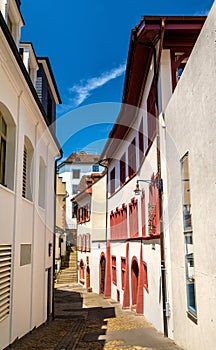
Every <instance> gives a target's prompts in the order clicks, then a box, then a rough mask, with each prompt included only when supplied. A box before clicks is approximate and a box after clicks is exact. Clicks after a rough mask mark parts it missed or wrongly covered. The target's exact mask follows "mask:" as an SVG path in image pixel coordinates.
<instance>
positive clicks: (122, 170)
mask: <svg viewBox="0 0 216 350" xmlns="http://www.w3.org/2000/svg"><path fill="white" fill-rule="evenodd" d="M125 162H126V160H125V154H124V155H123V156H122V157H121V159H120V183H121V185H123V184H124V183H125V179H126V163H125Z"/></svg>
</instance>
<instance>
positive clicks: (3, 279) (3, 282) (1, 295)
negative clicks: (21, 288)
mask: <svg viewBox="0 0 216 350" xmlns="http://www.w3.org/2000/svg"><path fill="white" fill-rule="evenodd" d="M11 248H12V247H11V245H6V244H5V245H4V244H1V245H0V322H1V321H3V320H4V319H5V318H6V317H7V316H8V315H9V312H10V290H11V284H10V282H11V255H12V249H11Z"/></svg>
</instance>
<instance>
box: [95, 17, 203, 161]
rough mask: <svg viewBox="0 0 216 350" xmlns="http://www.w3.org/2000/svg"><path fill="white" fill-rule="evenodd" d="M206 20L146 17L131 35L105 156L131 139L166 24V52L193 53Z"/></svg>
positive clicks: (164, 43) (164, 44)
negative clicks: (131, 129)
mask: <svg viewBox="0 0 216 350" xmlns="http://www.w3.org/2000/svg"><path fill="white" fill-rule="evenodd" d="M205 20H206V16H167V17H166V16H144V17H143V18H142V20H141V22H140V23H139V24H138V25H136V26H135V28H134V29H133V30H132V32H131V39H130V45H129V52H128V59H127V67H126V74H125V82H124V88H123V96H122V107H121V110H120V112H119V115H118V118H117V120H116V122H115V124H114V126H113V128H112V130H111V132H110V135H109V138H108V140H107V143H106V145H105V147H104V149H103V152H102V154H101V161H102V160H103V159H111V158H112V154H113V152H114V151H115V150H116V148H117V147H118V145H119V143H120V142H121V139H123V138H125V136H126V135H127V133H128V131H129V129H130V127H131V125H132V123H133V121H134V117H135V115H136V113H137V108H139V107H140V103H141V97H142V95H143V91H144V89H145V85H146V80H147V77H148V73H149V69H150V65H151V62H152V57H153V54H154V51H155V47H156V45H157V43H158V42H159V40H160V35H161V28H162V22H163V23H164V39H163V49H170V50H171V51H172V50H173V51H181V50H185V49H187V51H191V50H192V49H193V46H194V44H195V42H196V40H197V38H198V35H199V33H200V31H201V29H202V26H203V24H204V22H205Z"/></svg>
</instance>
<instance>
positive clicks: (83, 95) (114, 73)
mask: <svg viewBox="0 0 216 350" xmlns="http://www.w3.org/2000/svg"><path fill="white" fill-rule="evenodd" d="M125 68H126V64H121V65H120V66H119V67H117V68H113V69H111V70H110V71H106V72H104V73H102V74H101V75H100V76H98V77H95V78H90V79H87V80H86V81H83V80H82V81H80V82H79V83H78V84H75V85H74V86H72V87H71V88H70V92H72V93H75V97H74V98H73V106H74V107H77V106H79V105H80V104H81V103H82V102H84V101H85V100H86V99H87V98H88V97H89V96H90V95H91V92H92V91H93V90H95V89H97V88H99V87H101V86H103V85H105V84H106V83H108V82H109V81H110V80H113V79H116V78H118V77H120V76H121V75H122V74H123V73H124V72H125Z"/></svg>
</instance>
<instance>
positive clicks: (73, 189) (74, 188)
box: [72, 185, 78, 194]
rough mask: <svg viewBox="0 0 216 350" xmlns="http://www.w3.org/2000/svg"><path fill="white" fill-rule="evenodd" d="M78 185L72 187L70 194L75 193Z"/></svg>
mask: <svg viewBox="0 0 216 350" xmlns="http://www.w3.org/2000/svg"><path fill="white" fill-rule="evenodd" d="M77 187H78V185H72V194H74V193H76V189H77Z"/></svg>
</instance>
